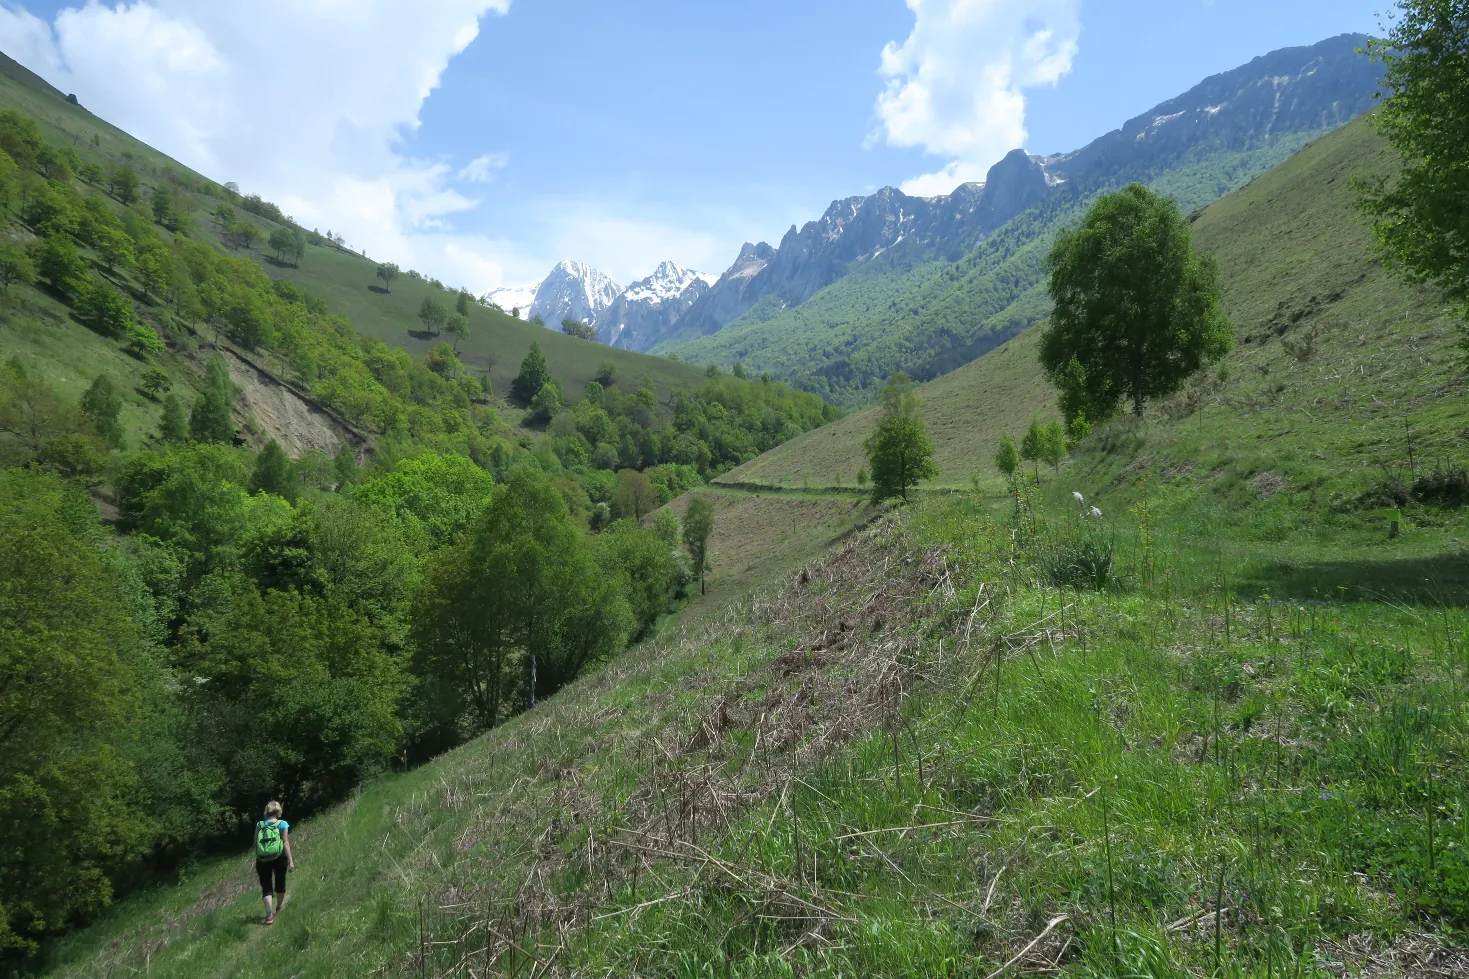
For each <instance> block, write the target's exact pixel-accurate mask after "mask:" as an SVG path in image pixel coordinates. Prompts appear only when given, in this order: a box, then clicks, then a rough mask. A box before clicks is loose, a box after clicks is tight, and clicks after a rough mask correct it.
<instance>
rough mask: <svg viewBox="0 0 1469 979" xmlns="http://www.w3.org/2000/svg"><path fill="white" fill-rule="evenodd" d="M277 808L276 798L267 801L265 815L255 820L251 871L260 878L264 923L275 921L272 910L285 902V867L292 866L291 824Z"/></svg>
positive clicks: (276, 909) (290, 867) (294, 867)
mask: <svg viewBox="0 0 1469 979" xmlns="http://www.w3.org/2000/svg"><path fill="white" fill-rule="evenodd" d="M281 812H282V808H281V804H280V803H279V802H274V801H272V802H267V803H266V804H265V818H264V819H262V820H261V821H260V822H258V823H256V824H255V873H256V875H257V876H258V877H259V878H260V894H261V897H262V898H263V899H264V901H265V923H266V924H267V925H273V924H275V913H276V912H277V911H279V910H280V909H281V908H283V907H285V906H286V871H287V870H295V869H296V859H295V858H294V857H292V856H291V824H290V823H288V822H286V821H285V820H284V819H282V818H281ZM272 898H274V900H272Z"/></svg>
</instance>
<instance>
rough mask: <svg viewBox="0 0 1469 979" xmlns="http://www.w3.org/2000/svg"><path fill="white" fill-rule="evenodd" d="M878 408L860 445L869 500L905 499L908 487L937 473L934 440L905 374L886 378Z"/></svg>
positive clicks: (879, 501)
mask: <svg viewBox="0 0 1469 979" xmlns="http://www.w3.org/2000/svg"><path fill="white" fill-rule="evenodd" d="M879 411H880V412H881V414H880V416H879V420H878V423H877V429H876V430H875V431H874V432H873V433H872V434H871V435H870V436H868V438H867V441H866V442H865V443H864V445H863V447H864V448H865V449H866V450H867V464H868V467H869V468H870V469H871V471H872V473H871V476H872V502H874V503H881V502H882V501H883V500H890V499H892V498H894V497H899V496H900V497H902V498H903V500H904V501H906V500H907V499H908V491H909V490H911V489H913V488H914V487H916V486H917V485H918V484H919V483H920V482H922V481H923V480H925V479H932V478H933V477H934V476H937V475H938V467H937V466H935V465H934V462H933V441H932V440H931V439H930V438H929V437H928V425H927V423H926V422H924V420H923V414H922V412H921V411H920V410H919V405H918V395H917V394H916V393H915V392H914V390H913V382H912V381H911V380H909V379H908V375H907V374H904V373H902V372H901V371H900V372H898V373H896V374H894V375H893V376H892V377H891V378H890V379H889V380H888V383H887V385H886V386H885V387H884V388H883V390H882V402H881V404H880V407H879Z"/></svg>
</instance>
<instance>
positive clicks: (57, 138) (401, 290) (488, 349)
mask: <svg viewBox="0 0 1469 979" xmlns="http://www.w3.org/2000/svg"><path fill="white" fill-rule="evenodd" d="M0 108H13V109H16V110H18V111H20V112H22V113H25V114H26V115H29V116H32V117H34V118H35V119H37V120H38V122H40V124H41V131H42V135H43V136H45V137H46V138H47V139H48V140H49V141H51V142H53V143H56V144H66V143H71V144H73V145H74V146H75V147H76V149H77V151H78V153H80V154H81V156H82V157H83V158H84V159H92V160H100V161H103V162H107V163H112V162H119V161H122V160H123V159H125V154H130V155H131V160H132V163H133V166H134V167H135V168H136V169H138V170H139V171H140V172H142V173H143V175H144V177H145V179H146V180H149V181H151V180H152V179H153V178H154V177H156V175H157V173H158V172H159V171H161V170H162V168H163V167H165V166H172V167H173V168H174V169H175V170H176V171H180V172H182V173H185V174H192V175H193V176H194V177H195V179H204V178H203V177H202V176H201V175H199V174H196V173H194V171H192V170H189V168H187V167H185V166H183V165H182V164H179V163H177V162H176V161H174V160H172V159H170V158H169V157H167V156H165V155H164V154H162V153H160V152H158V151H157V150H155V149H153V148H152V147H150V146H148V145H147V144H145V143H142V142H140V141H139V140H137V139H134V138H133V137H132V136H130V135H128V134H127V133H125V132H123V131H122V130H120V129H118V128H116V127H115V126H112V125H110V124H108V123H107V122H105V121H103V120H101V119H99V118H98V117H96V116H94V115H92V114H91V113H90V112H88V111H86V110H85V109H84V108H82V107H79V106H76V105H72V104H70V103H68V102H67V101H66V99H65V98H64V96H63V95H62V94H61V93H59V92H57V90H56V89H54V88H52V87H51V86H50V85H48V84H46V83H45V82H44V81H42V80H41V79H40V78H39V77H37V76H36V75H34V74H32V73H31V72H29V71H27V70H26V69H25V68H23V67H21V66H20V65H18V64H16V63H15V62H14V61H12V60H11V59H9V58H6V57H5V56H4V55H0ZM94 134H95V135H96V136H97V137H98V139H99V144H100V145H99V146H97V147H95V148H94V147H93V146H92V145H91V138H92V136H93V135H94ZM247 190H248V188H247ZM145 191H146V188H145ZM191 203H192V204H193V210H192V212H191V213H192V217H193V218H194V222H195V225H196V229H197V234H199V235H201V236H204V237H206V238H209V239H212V240H213V241H214V242H216V243H217V244H219V243H220V239H219V229H218V228H217V226H216V225H215V223H214V221H213V219H212V218H211V217H210V211H212V209H213V207H214V205H215V203H216V202H214V201H212V200H211V199H209V198H206V197H202V196H195V197H193V199H192V201H191ZM247 216H248V217H250V219H251V220H252V221H254V222H255V223H257V224H258V225H260V226H261V227H262V229H264V235H262V241H263V239H264V237H266V236H268V235H269V232H270V230H271V229H272V228H273V227H274V225H273V224H272V223H271V222H270V221H268V220H265V219H263V218H257V217H254V216H249V215H247ZM220 247H221V248H224V247H225V246H223V245H222V244H220ZM252 257H254V258H256V259H257V260H259V261H261V262H262V263H264V264H265V267H266V269H267V271H269V272H270V273H271V274H272V275H275V276H278V277H282V278H287V279H290V280H292V281H296V282H299V283H300V284H302V285H305V286H306V287H307V288H308V289H310V290H311V291H312V292H314V293H315V294H317V295H319V296H320V297H321V298H322V299H324V300H326V302H327V305H328V306H329V307H330V308H331V310H332V311H333V312H338V313H344V314H346V315H347V316H348V317H349V318H351V320H352V322H353V325H354V326H355V327H356V329H357V330H358V331H359V332H361V333H364V334H366V335H368V336H372V337H375V338H377V339H379V340H381V341H382V342H383V343H386V344H389V345H392V346H398V347H403V348H404V349H406V350H408V351H409V352H410V353H412V354H413V355H414V356H415V357H421V356H423V354H424V353H426V352H427V351H428V349H429V348H430V347H431V346H432V345H433V344H434V343H436V342H438V341H437V340H419V339H415V338H413V337H411V336H410V335H409V331H410V330H413V331H417V330H419V329H421V327H422V324H421V323H420V321H419V319H418V307H419V304H420V303H421V302H422V301H423V299H424V297H425V296H428V295H433V296H434V297H435V298H436V299H438V300H439V301H440V302H441V303H442V304H444V305H447V306H451V307H452V305H453V301H454V294H453V293H450V292H446V291H442V290H439V289H437V288H435V287H433V286H431V285H429V284H428V283H427V282H413V281H409V280H408V279H406V278H403V279H399V280H398V282H397V283H396V284H395V285H394V287H393V290H392V294H391V295H385V294H383V293H381V292H378V291H374V287H379V286H380V285H381V283H379V282H378V280H377V279H376V278H375V272H376V268H377V266H376V263H375V262H372V261H369V260H368V259H366V258H364V257H362V256H361V255H357V254H355V253H352V252H347V251H342V250H339V249H336V248H325V247H316V246H309V247H308V248H307V254H306V257H305V258H304V259H303V260H302V263H301V267H300V268H299V269H297V268H292V267H290V266H282V265H280V264H278V263H276V262H274V261H273V260H272V259H271V258H270V257H269V256H268V255H266V254H264V253H263V252H253V253H252ZM16 292H17V293H22V292H24V293H26V295H27V296H28V297H30V298H31V299H32V300H33V301H32V302H31V303H30V304H29V305H20V306H14V305H13V306H12V307H11V309H12V310H13V311H14V313H15V315H14V316H11V317H8V319H6V320H0V351H4V352H5V355H6V356H7V357H8V356H9V355H10V352H11V351H12V350H14V351H16V352H20V353H22V355H23V356H30V357H35V358H37V363H38V365H39V366H40V369H41V370H42V373H43V374H46V375H47V376H53V377H57V378H59V377H63V376H65V377H69V378H70V377H73V376H75V375H77V373H78V372H79V371H81V372H83V373H86V372H87V371H95V369H97V368H101V367H104V366H105V367H107V369H111V370H114V371H115V373H117V374H118V375H120V376H123V377H131V376H132V374H133V373H136V370H135V369H133V366H132V365H131V364H128V363H124V362H123V361H125V360H128V359H129V358H127V357H126V355H124V354H122V353H120V352H118V353H117V354H116V356H110V355H108V354H106V353H105V352H104V351H102V350H101V349H100V346H99V345H101V344H104V343H105V341H103V340H101V339H100V338H97V337H94V336H91V335H90V334H88V335H86V336H82V335H81V334H83V333H86V331H85V330H84V329H83V328H82V327H80V326H76V325H75V324H71V325H69V326H68V325H63V326H62V327H61V328H62V329H63V330H64V336H65V338H66V339H64V340H63V341H62V342H58V343H55V344H50V345H46V344H38V343H37V342H35V339H34V338H32V339H30V340H25V339H22V338H19V337H16V336H12V335H10V334H11V332H12V329H14V328H19V326H20V325H30V324H33V323H34V319H35V317H36V316H37V315H40V316H42V317H43V318H45V317H47V316H48V314H44V313H42V314H38V313H36V312H35V310H37V309H41V308H44V309H47V310H49V311H50V312H52V313H54V312H57V311H59V310H60V309H61V307H59V306H56V304H54V303H50V304H48V303H47V302H46V301H45V297H44V296H40V295H39V294H36V293H34V291H32V290H22V289H17V290H16ZM52 307H54V308H52ZM536 340H539V341H540V343H541V347H542V349H543V350H544V351H545V354H546V361H547V364H548V366H549V368H550V370H551V374H552V376H554V377H556V378H557V379H558V380H560V381H561V382H562V386H563V389H564V391H565V392H566V394H567V396H568V397H570V398H572V399H573V400H574V399H575V398H577V397H580V392H581V391H582V390H583V389H584V388H585V386H586V383H587V381H589V380H591V379H592V377H593V376H594V375H595V374H596V373H597V370H598V368H599V366H600V365H601V363H602V362H603V361H609V362H611V363H612V364H613V365H615V366H616V368H617V372H618V375H619V377H620V378H621V379H623V380H624V381H634V380H636V379H637V378H640V377H643V376H644V375H646V376H647V377H649V378H651V379H652V380H653V381H654V383H655V384H656V385H657V387H658V388H659V390H660V392H662V393H664V394H666V393H667V392H668V391H669V390H671V389H672V388H674V387H683V388H691V387H695V386H697V385H698V384H699V383H700V382H701V380H702V373H701V372H699V371H698V370H696V369H694V368H693V367H690V366H688V365H686V364H678V363H675V362H672V361H669V360H667V359H666V358H662V357H651V356H648V355H645V354H638V353H632V352H630V351H626V350H618V349H614V348H611V347H606V346H603V345H601V344H591V343H587V342H586V341H583V340H576V339H573V338H572V337H568V336H564V335H563V334H561V333H559V332H554V331H552V330H548V329H544V328H541V327H534V326H532V325H531V324H528V323H524V322H521V321H519V320H517V319H515V318H513V317H511V316H509V315H507V314H503V313H498V312H496V311H494V310H491V309H486V308H484V307H479V306H475V307H473V308H472V309H471V333H470V336H469V338H468V339H467V340H466V341H465V342H464V344H463V345H462V346H461V354H462V358H463V359H464V361H465V362H466V363H467V364H468V365H469V366H470V367H472V368H476V369H481V370H483V369H486V368H488V370H489V374H490V380H491V383H492V384H493V385H494V390H495V392H496V394H497V395H502V396H503V395H504V394H505V393H506V392H508V390H509V387H510V381H511V379H512V378H514V376H515V375H516V374H517V373H518V372H519V369H520V362H521V360H522V359H523V358H524V357H525V354H526V352H527V351H528V350H529V349H530V345H531V343H532V341H536ZM73 341H74V342H75V344H76V345H77V346H78V347H80V348H82V349H80V350H77V351H75V352H73V351H70V350H68V347H69V345H70V344H71V343H72V342H73ZM94 348H95V349H94ZM89 350H90V351H91V352H90V353H88V352H87V351H89ZM52 357H57V358H59V359H57V360H55V361H54V362H53V361H52V360H51V358H52ZM119 358H121V359H119ZM63 387H64V385H63ZM134 407H135V409H136V410H137V411H140V412H144V413H146V412H147V411H148V410H152V411H153V412H154V413H156V409H150V406H148V405H146V404H143V405H135V406H134ZM125 420H129V419H126V418H125ZM153 427H156V426H155V425H154V423H153V422H152V421H151V420H150V421H149V422H148V424H147V425H146V428H147V429H148V430H151V429H152V428H153Z"/></svg>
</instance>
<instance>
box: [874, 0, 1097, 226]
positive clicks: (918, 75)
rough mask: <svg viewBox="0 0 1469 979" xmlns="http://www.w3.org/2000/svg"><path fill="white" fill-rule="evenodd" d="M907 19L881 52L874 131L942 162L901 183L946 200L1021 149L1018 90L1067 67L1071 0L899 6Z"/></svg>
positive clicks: (1052, 78) (1021, 94)
mask: <svg viewBox="0 0 1469 979" xmlns="http://www.w3.org/2000/svg"><path fill="white" fill-rule="evenodd" d="M906 2H907V4H908V8H909V9H910V10H912V11H913V13H914V16H915V23H914V25H913V31H912V33H911V34H909V35H908V39H907V40H906V41H904V42H903V44H902V45H901V46H900V45H898V44H897V43H895V42H894V43H889V44H888V45H887V46H886V47H885V48H883V51H882V63H881V65H880V67H879V69H878V73H879V74H880V75H881V76H882V77H883V78H885V79H886V80H887V85H886V87H885V88H884V89H883V91H882V93H881V94H880V95H879V96H878V98H877V107H876V112H877V119H878V128H879V132H876V133H874V134H873V137H874V138H879V137H880V138H883V139H885V140H886V142H887V143H888V144H889V145H891V146H900V147H920V148H922V149H923V150H925V151H927V152H929V153H932V154H934V155H936V156H942V157H947V158H948V163H947V164H945V166H944V167H943V168H942V169H940V170H939V171H937V172H935V173H929V174H924V175H923V176H919V177H915V178H913V179H912V180H909V181H907V182H905V183H904V184H903V187H902V189H903V190H904V191H905V192H907V193H910V194H917V195H919V196H924V197H932V196H935V195H938V194H947V193H950V192H951V191H953V189H954V188H955V187H956V186H958V185H959V184H961V183H964V182H966V181H971V180H983V179H984V177H985V173H986V172H987V171H988V169H989V167H990V166H991V165H993V164H994V163H996V162H997V161H998V160H999V159H1000V158H1001V157H1003V156H1004V155H1005V154H1006V153H1008V152H1009V151H1010V150H1012V149H1015V148H1016V147H1021V146H1024V144H1025V138H1026V133H1025V89H1027V88H1033V87H1036V86H1040V85H1054V84H1055V83H1056V82H1057V81H1059V80H1060V79H1061V77H1062V76H1063V75H1065V74H1066V73H1067V72H1069V71H1070V70H1071V61H1072V59H1073V58H1074V57H1075V55H1076V42H1077V38H1078V36H1079V35H1080V33H1081V23H1080V20H1079V18H1078V13H1077V10H1078V7H1079V4H1080V0H906Z"/></svg>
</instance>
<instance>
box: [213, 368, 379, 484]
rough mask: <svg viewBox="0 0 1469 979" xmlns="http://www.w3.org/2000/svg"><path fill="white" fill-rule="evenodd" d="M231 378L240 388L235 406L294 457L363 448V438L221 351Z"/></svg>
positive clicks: (259, 372) (293, 393) (260, 373)
mask: <svg viewBox="0 0 1469 979" xmlns="http://www.w3.org/2000/svg"><path fill="white" fill-rule="evenodd" d="M220 352H221V353H222V354H223V356H224V359H225V363H226V364H228V365H229V369H230V379H231V380H233V381H234V382H235V386H236V387H237V388H238V389H239V400H238V401H237V402H236V404H237V406H238V407H239V408H240V410H241V411H242V412H244V413H245V414H246V415H248V416H249V417H251V418H253V419H254V420H255V421H256V423H258V424H259V426H260V428H261V429H262V434H264V435H265V436H267V437H269V438H273V439H275V440H276V441H277V442H279V443H280V444H281V448H283V449H285V450H286V453H287V454H288V455H290V456H291V457H293V458H299V457H300V456H301V454H302V453H303V452H305V451H307V450H308V449H315V450H317V451H318V452H324V453H326V454H327V455H329V456H331V455H336V453H337V451H338V450H339V449H341V447H342V446H343V445H344V444H349V445H352V446H353V448H354V449H357V450H358V451H359V453H360V450H361V449H362V448H363V441H364V440H363V439H362V437H361V436H360V435H359V434H358V433H355V432H352V431H349V430H348V429H347V428H346V426H344V425H342V424H341V423H340V422H338V421H337V420H336V419H334V418H333V417H332V416H331V415H329V414H328V413H327V412H326V411H324V410H323V409H322V408H321V407H319V406H318V405H315V404H312V403H311V402H310V401H307V400H306V399H304V398H302V397H301V396H300V395H298V394H297V393H296V392H295V391H293V390H291V389H290V388H289V387H287V386H285V385H284V384H282V383H280V381H278V380H277V379H276V378H274V377H272V376H271V375H270V374H268V373H266V372H264V371H262V370H260V369H259V368H257V367H256V366H255V365H253V364H251V363H249V362H248V361H246V360H245V359H244V358H242V357H240V356H239V355H238V354H236V353H235V352H234V351H232V350H229V349H227V348H224V349H221V351H220Z"/></svg>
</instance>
